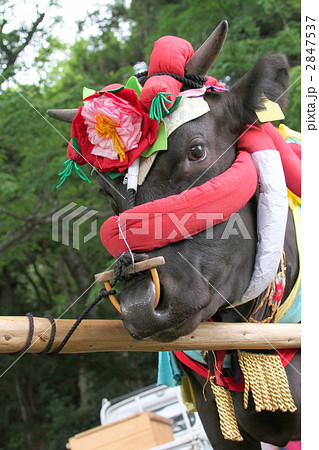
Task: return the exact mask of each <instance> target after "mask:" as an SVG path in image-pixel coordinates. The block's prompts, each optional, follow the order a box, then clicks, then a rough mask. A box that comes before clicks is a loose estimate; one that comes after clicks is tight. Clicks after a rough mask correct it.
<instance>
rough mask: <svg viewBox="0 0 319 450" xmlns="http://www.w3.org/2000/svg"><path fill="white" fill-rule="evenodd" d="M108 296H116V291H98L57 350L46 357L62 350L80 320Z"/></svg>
mask: <svg viewBox="0 0 319 450" xmlns="http://www.w3.org/2000/svg"><path fill="white" fill-rule="evenodd" d="M110 294H116V291H115V290H114V289H111V290H110V291H107V290H106V289H105V288H103V289H101V290H100V295H98V296H97V297H96V299H95V300H93V302H92V303H90V304H89V305H88V306H87V307H86V308H85V310H84V311H83V312H82V314H81V315H80V316H79V317H78V319H77V320H76V321H75V322H74V324H73V325H72V327H71V328H70V330H69V331H68V333H67V334H66V336H65V337H64V339H63V341H62V342H61V343H60V345H59V346H58V348H57V349H56V350H54V352H51V353H49V354H48V356H55V355H57V354H58V353H60V351H61V350H62V349H63V347H64V346H65V345H66V343H67V342H68V340H69V339H70V337H71V336H72V334H73V333H74V331H75V330H76V329H77V327H78V326H79V325H80V323H81V322H82V320H83V319H84V318H85V317H86V316H87V315H88V313H89V312H90V311H91V310H92V309H93V308H94V306H95V305H97V304H98V303H99V302H100V301H101V300H102V299H103V298H107V297H108V296H109V295H110Z"/></svg>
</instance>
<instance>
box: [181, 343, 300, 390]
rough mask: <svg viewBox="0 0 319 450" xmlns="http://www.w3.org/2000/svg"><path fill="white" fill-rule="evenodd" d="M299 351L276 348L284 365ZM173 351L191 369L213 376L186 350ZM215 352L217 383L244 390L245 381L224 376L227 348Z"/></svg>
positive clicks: (207, 376) (202, 374) (207, 377)
mask: <svg viewBox="0 0 319 450" xmlns="http://www.w3.org/2000/svg"><path fill="white" fill-rule="evenodd" d="M297 351H298V349H292V348H287V349H281V350H276V353H277V354H278V355H279V356H280V360H281V363H282V365H283V367H286V365H287V364H288V363H289V362H290V361H291V360H292V358H293V357H294V356H295V354H296V353H297ZM173 353H174V355H175V356H176V358H177V359H178V360H179V361H180V362H181V363H183V364H185V366H187V367H189V368H190V369H192V370H193V371H194V372H196V373H198V374H199V375H201V376H202V377H203V378H205V379H206V380H207V379H209V378H210V377H211V376H212V374H211V372H210V370H208V369H207V368H205V367H204V366H202V365H201V364H199V363H198V362H197V361H194V360H193V359H191V358H190V357H189V356H187V355H185V353H184V352H182V351H175V352H173ZM214 353H215V357H216V367H217V369H216V370H215V374H214V376H215V379H216V384H218V386H223V387H225V388H226V389H229V390H230V391H237V392H244V387H245V382H244V381H242V382H240V383H237V382H236V381H235V379H234V378H233V377H224V376H223V375H222V372H223V369H222V366H223V361H224V358H225V354H226V351H225V350H217V351H215V352H214Z"/></svg>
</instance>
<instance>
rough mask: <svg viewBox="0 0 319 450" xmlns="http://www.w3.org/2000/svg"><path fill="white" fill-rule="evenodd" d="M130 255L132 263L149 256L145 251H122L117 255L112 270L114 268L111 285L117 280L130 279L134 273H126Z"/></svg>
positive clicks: (130, 262)
mask: <svg viewBox="0 0 319 450" xmlns="http://www.w3.org/2000/svg"><path fill="white" fill-rule="evenodd" d="M132 255H133V259H134V263H137V262H140V261H145V260H146V259H148V258H149V256H148V255H147V254H146V253H130V252H126V253H123V254H122V255H120V256H119V257H118V259H117V260H116V262H115V264H114V266H113V270H114V281H113V282H112V283H111V286H112V287H113V286H114V285H115V283H116V282H117V281H119V280H130V279H131V278H132V277H133V276H134V273H131V274H130V273H128V271H127V268H128V266H129V265H130V264H132Z"/></svg>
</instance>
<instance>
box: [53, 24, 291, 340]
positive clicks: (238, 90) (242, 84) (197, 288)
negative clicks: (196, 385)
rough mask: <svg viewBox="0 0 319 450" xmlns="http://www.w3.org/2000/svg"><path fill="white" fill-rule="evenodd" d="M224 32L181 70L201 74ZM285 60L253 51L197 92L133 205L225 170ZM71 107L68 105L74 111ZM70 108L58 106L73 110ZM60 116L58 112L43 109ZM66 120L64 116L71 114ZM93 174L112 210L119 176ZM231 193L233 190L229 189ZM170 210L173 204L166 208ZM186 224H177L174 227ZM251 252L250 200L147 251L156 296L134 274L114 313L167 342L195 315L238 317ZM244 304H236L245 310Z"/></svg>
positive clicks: (283, 73) (282, 83)
mask: <svg viewBox="0 0 319 450" xmlns="http://www.w3.org/2000/svg"><path fill="white" fill-rule="evenodd" d="M226 32H227V22H226V21H223V22H222V23H221V24H220V25H219V26H218V27H217V29H216V30H215V31H214V32H213V34H212V35H211V36H210V38H209V39H208V40H207V41H206V42H205V43H204V44H203V45H202V46H201V47H200V49H199V50H198V51H197V52H195V54H194V56H193V57H192V58H191V59H190V60H189V61H188V62H187V64H186V67H185V72H187V73H188V74H194V75H205V74H206V73H207V71H208V70H209V69H210V67H211V66H212V64H213V62H214V60H215V59H216V57H217V55H218V53H219V51H220V49H221V47H222V44H223V42H224V39H225V36H226ZM288 82H289V77H288V64H287V60H286V58H285V56H283V55H268V56H263V57H261V58H260V59H259V60H258V61H257V63H256V64H255V66H254V67H253V68H252V69H251V70H250V71H249V72H248V73H247V74H246V75H245V76H244V77H243V78H242V79H241V80H239V81H238V82H237V83H236V84H235V85H234V86H233V87H232V88H231V89H230V90H229V91H227V92H211V93H208V92H207V93H206V94H205V100H206V101H207V103H208V105H209V111H208V112H207V113H206V114H204V115H202V116H200V117H198V118H196V119H195V120H191V121H189V122H187V123H185V124H184V125H182V126H180V127H179V128H177V129H176V130H175V131H174V132H173V133H172V134H171V135H170V137H169V138H168V149H167V151H163V152H158V155H157V157H156V159H155V162H154V163H153V165H152V167H151V169H150V171H149V173H148V175H147V177H146V179H145V181H144V183H143V184H142V185H141V186H139V188H138V190H137V194H136V199H135V204H136V205H141V204H144V203H147V202H151V201H154V200H156V199H160V198H163V197H168V196H171V195H173V194H179V193H181V192H182V191H184V190H188V189H189V188H191V187H193V186H198V185H201V184H203V183H205V182H206V181H208V180H210V179H212V178H214V177H216V176H218V175H220V174H221V173H223V172H225V170H227V169H228V168H229V167H230V166H231V165H232V164H233V162H234V160H235V158H236V140H237V138H238V136H239V133H240V132H241V130H242V129H243V127H244V126H245V125H246V124H247V123H253V122H255V121H257V116H256V112H255V111H256V110H258V109H260V107H261V103H262V99H263V96H266V97H267V98H268V99H270V100H272V101H276V102H277V103H279V105H280V106H281V107H282V108H284V107H285V102H286V98H285V92H286V90H287V87H288ZM75 111H76V110H75ZM75 111H73V112H72V111H71V112H70V111H68V112H63V114H68V115H69V116H68V117H67V118H66V120H70V118H72V117H74V113H75ZM51 115H55V117H57V115H58V117H57V118H60V119H61V116H60V114H56V113H51ZM71 120H72V119H71ZM97 181H98V183H99V184H100V187H101V189H102V191H103V192H104V193H105V194H106V196H107V197H108V199H109V201H110V203H111V206H112V208H113V210H114V212H115V213H116V214H120V213H121V212H123V211H124V210H125V209H126V197H127V189H126V186H125V185H124V184H123V177H119V178H115V179H110V178H109V176H108V175H107V174H105V173H103V172H102V173H99V174H97ZM234 195H235V196H236V193H234ZM172 212H174V211H172ZM184 225H185V226H187V224H185V223H179V226H180V227H183V226H184ZM255 252H256V201H255V198H254V197H253V198H252V199H251V200H250V201H249V202H248V203H247V204H246V205H245V206H244V208H242V209H241V210H240V212H239V215H238V222H237V224H236V223H235V222H234V221H232V224H230V222H229V221H226V222H223V223H220V224H218V225H216V226H214V227H213V229H212V230H211V232H210V233H209V236H208V235H207V233H206V232H205V231H203V232H201V233H198V234H196V235H195V236H193V237H192V238H189V239H185V240H182V241H179V242H175V243H172V244H169V245H167V246H165V247H162V248H159V249H156V250H153V251H151V252H149V253H148V255H149V257H152V256H158V255H162V256H164V257H165V261H166V264H165V266H163V267H161V268H159V269H158V272H159V279H160V284H161V296H160V301H159V304H158V306H157V307H156V309H154V301H155V295H156V292H155V286H154V283H153V281H152V278H151V275H150V273H147V272H145V273H141V274H137V275H134V276H133V277H132V278H131V279H130V280H127V281H126V282H125V283H124V287H123V289H122V292H121V293H120V295H119V302H120V304H121V311H122V319H123V322H124V325H125V326H126V328H127V330H128V331H129V332H130V333H131V335H132V336H133V337H135V338H137V339H143V338H145V337H152V338H153V339H156V340H159V341H170V340H174V339H176V338H178V337H179V336H182V335H185V334H188V333H190V332H192V331H193V330H194V329H195V328H196V327H197V326H198V324H199V323H200V322H201V321H205V320H207V319H209V318H211V317H217V316H221V315H223V320H229V321H234V320H235V321H238V316H236V317H234V312H233V310H232V309H226V308H227V306H229V304H232V303H235V302H237V301H238V299H240V298H241V296H242V294H243V293H244V291H245V290H246V288H247V286H248V284H249V280H250V277H251V274H252V271H253V266H254V260H255ZM247 308H248V309H249V308H250V306H249V304H248V305H243V306H242V307H239V310H240V312H241V313H242V314H243V315H245V314H246V310H247Z"/></svg>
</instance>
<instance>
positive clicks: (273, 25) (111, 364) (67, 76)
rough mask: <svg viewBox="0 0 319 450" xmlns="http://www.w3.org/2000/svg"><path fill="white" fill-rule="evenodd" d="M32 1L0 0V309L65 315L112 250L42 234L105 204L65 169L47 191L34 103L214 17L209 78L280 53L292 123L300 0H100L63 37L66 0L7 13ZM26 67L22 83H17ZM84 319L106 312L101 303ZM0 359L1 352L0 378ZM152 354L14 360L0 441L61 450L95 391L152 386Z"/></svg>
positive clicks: (66, 99) (56, 129)
mask: <svg viewBox="0 0 319 450" xmlns="http://www.w3.org/2000/svg"><path fill="white" fill-rule="evenodd" d="M38 3H40V0H39V2H37V1H33V2H32V1H29V2H25V1H23V0H16V1H13V0H1V1H0V66H1V76H0V161H1V183H0V205H1V206H0V253H1V260H0V273H1V278H0V300H1V303H0V304H1V314H2V315H24V314H25V313H26V312H29V311H30V312H32V313H33V314H34V315H36V316H44V315H45V314H48V313H50V314H52V315H53V316H54V317H58V316H60V315H61V314H62V313H64V311H65V310H66V309H67V308H69V310H68V312H67V313H66V314H65V315H64V316H63V317H64V318H74V317H77V316H78V315H79V314H80V313H81V312H82V310H83V309H84V308H85V306H86V305H87V304H88V303H89V302H90V301H91V300H93V299H94V298H95V297H96V295H97V294H98V291H99V287H97V286H93V287H92V288H91V289H88V290H87V288H88V287H89V286H90V285H91V283H92V281H93V276H94V274H95V273H97V272H101V271H102V270H105V269H106V268H107V267H109V266H110V265H111V264H112V258H111V257H110V256H109V255H108V254H107V253H106V251H105V250H104V249H103V248H102V246H101V244H100V241H99V238H98V236H96V237H95V238H94V239H91V240H89V241H88V242H87V243H86V244H82V245H81V246H80V249H79V250H76V249H73V248H71V247H69V246H65V245H62V244H61V243H60V242H55V241H53V240H52V230H51V218H52V214H53V213H54V212H56V211H58V210H59V209H61V208H62V207H63V206H65V205H67V204H68V203H70V202H71V201H73V202H75V203H77V204H78V205H84V206H87V207H88V208H91V209H92V208H93V209H95V210H97V211H98V214H97V216H96V217H97V221H98V226H99V225H101V224H102V222H103V221H104V220H105V219H106V218H107V217H108V216H109V215H110V214H111V211H110V207H109V205H108V203H107V201H106V199H105V198H104V197H102V196H100V195H99V194H98V187H97V185H96V183H94V182H93V183H92V184H88V183H85V182H83V181H81V180H80V179H78V178H77V177H76V176H75V175H72V176H71V178H72V181H71V180H69V181H68V182H66V183H65V184H64V185H63V186H62V187H61V188H60V189H56V187H55V186H56V185H57V184H58V177H57V173H58V172H60V171H61V170H62V166H63V161H64V160H65V159H66V147H67V141H68V139H69V134H70V127H69V125H68V124H64V123H60V122H55V121H54V120H53V119H50V118H49V117H48V116H47V115H46V110H47V109H48V108H68V107H77V106H79V105H80V104H81V94H82V89H83V86H86V87H89V88H93V89H101V88H103V87H104V86H105V85H107V84H108V83H111V82H120V83H124V82H125V81H126V80H127V79H128V78H129V77H130V76H131V75H132V74H134V73H135V71H139V69H138V68H141V67H143V63H148V61H149V55H150V53H151V50H152V46H153V43H154V41H155V40H156V39H158V38H159V37H161V36H162V35H165V34H170V35H176V36H179V37H183V38H185V39H187V40H189V41H190V42H191V43H192V44H193V47H194V48H195V49H196V48H198V47H199V46H200V45H201V43H202V42H203V41H204V40H205V39H206V37H208V35H209V34H210V33H211V31H212V29H213V28H214V27H215V26H216V25H217V24H218V22H219V21H220V20H222V19H227V20H228V22H229V34H228V38H227V41H226V43H225V46H224V48H223V51H222V53H221V55H220V56H219V58H218V60H217V62H216V63H215V65H214V67H213V69H212V71H211V75H213V76H214V77H216V78H217V79H219V80H220V81H222V82H224V83H226V85H227V86H231V85H232V84H233V83H234V82H235V81H236V80H238V79H239V78H240V77H241V76H242V75H243V74H244V73H245V72H246V71H247V70H249V69H250V68H251V67H252V66H253V64H254V63H255V61H256V59H257V58H258V57H259V56H260V55H262V54H267V53H285V54H286V55H287V57H288V59H289V63H290V66H291V80H292V88H291V89H290V92H289V95H290V104H289V107H288V109H287V110H286V120H285V123H286V125H288V126H289V127H290V128H293V129H295V130H297V131H300V1H299V0H288V1H286V0H248V1H238V0H236V1H235V0H223V1H219V0H210V1H204V2H203V1H200V0H180V1H175V0H131V1H123V0H114V1H110V2H105V4H102V5H100V6H99V7H97V8H96V10H92V9H91V12H90V13H89V14H88V15H87V17H86V18H85V19H84V20H78V21H77V23H76V25H77V35H76V39H75V41H74V43H72V44H68V43H66V42H64V41H62V40H61V39H60V38H59V36H58V35H56V34H55V31H54V30H55V26H56V24H58V23H61V22H63V17H61V16H59V4H61V3H67V2H63V1H61V2H59V1H58V0H48V1H47V3H46V9H45V11H44V12H41V11H42V10H40V5H39V8H38V9H35V12H34V14H33V15H32V16H30V18H29V19H28V14H26V17H25V18H24V19H23V20H21V21H20V22H19V21H17V19H16V17H15V13H14V11H15V9H14V8H16V7H21V8H29V7H30V5H31V4H32V5H33V6H37V4H38ZM72 3H73V2H72ZM102 3H103V2H102ZM74 8H76V2H74ZM52 11H57V13H56V16H54V17H52ZM50 14H51V20H50V21H46V17H48V16H49V15H50ZM13 23H14V25H13ZM31 45H32V49H33V53H32V55H33V57H32V58H31V60H30V57H29V59H27V58H25V55H27V54H28V53H27V50H28V48H31ZM30 67H32V70H33V71H34V74H35V76H34V81H31V82H28V83H26V82H22V81H21V79H23V77H22V76H21V75H23V74H24V73H25V72H26V71H28V73H29V72H30ZM50 124H51V125H52V127H51V126H50ZM84 170H87V173H88V175H89V176H90V174H89V172H88V168H84ZM81 232H82V233H83V235H85V234H86V233H87V232H88V230H85V227H83V229H82V228H81ZM86 290H87V292H85V294H83V295H82V293H83V292H84V291H86ZM79 296H81V297H80V300H79V301H77V302H76V303H74V304H73V302H74V301H75V300H76V299H77V298H78V297H79ZM90 317H91V318H109V319H117V318H119V317H118V315H117V313H116V311H115V310H114V308H113V307H111V306H110V305H108V304H107V303H104V304H101V305H99V306H97V307H96V308H95V310H93V311H92V313H91V314H90ZM14 360H15V359H14V358H13V357H10V356H4V355H2V356H1V358H0V374H3V372H5V371H6V369H7V368H8V367H9V366H10V364H11V363H12V362H14ZM156 364H157V355H156V354H155V353H127V352H116V353H108V354H92V355H72V356H71V355H70V356H63V355H60V356H57V357H55V358H48V357H44V358H37V357H35V356H33V355H25V356H23V358H21V359H20V360H19V361H18V362H17V363H16V364H14V365H13V367H12V368H11V369H10V370H9V371H8V372H6V373H5V374H3V375H2V376H1V378H0V405H1V424H0V427H1V430H0V448H1V449H3V450H8V449H10V450H21V449H22V448H23V449H33V450H37V449H39V450H47V449H50V450H58V449H62V448H64V446H65V443H66V442H67V439H68V437H70V436H72V435H74V434H75V433H78V432H81V431H84V430H86V429H88V428H91V427H93V426H97V425H99V408H100V405H101V400H102V398H103V397H105V396H106V397H108V398H109V399H110V398H113V397H115V396H118V395H122V394H124V393H127V392H129V391H131V390H134V389H137V388H141V387H143V386H146V385H148V384H151V383H154V382H155V381H156Z"/></svg>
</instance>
